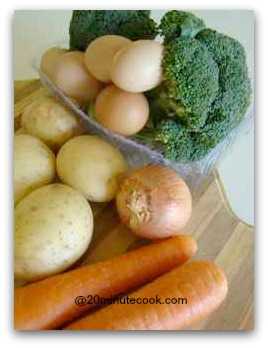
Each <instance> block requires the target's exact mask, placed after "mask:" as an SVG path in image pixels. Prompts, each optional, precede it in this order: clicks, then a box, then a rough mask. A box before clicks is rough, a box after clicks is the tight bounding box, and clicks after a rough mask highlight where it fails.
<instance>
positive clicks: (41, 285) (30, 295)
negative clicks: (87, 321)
mask: <svg viewBox="0 0 268 348" xmlns="http://www.w3.org/2000/svg"><path fill="white" fill-rule="evenodd" d="M196 250H197V246H196V242H195V241H194V240H193V239H192V238H191V237H190V236H177V237H173V238H169V239H166V240H163V241H160V242H156V243H152V244H150V245H148V246H144V247H141V248H139V249H136V250H133V251H130V252H128V253H126V254H124V255H121V256H118V257H115V258H113V259H111V260H107V261H103V262H99V263H96V264H93V265H89V266H84V267H81V268H78V269H75V270H72V271H68V272H66V273H63V274H59V275H56V276H53V277H50V278H47V279H44V280H41V281H38V282H36V283H32V284H30V285H26V286H24V287H21V288H17V289H15V298H14V326H15V329H17V330H41V329H53V328H58V327H61V326H62V325H63V324H64V323H66V322H68V321H71V320H73V319H75V318H77V317H78V316H79V315H81V314H83V313H85V311H87V310H89V309H90V308H92V307H93V306H94V304H93V303H92V304H88V305H85V306H78V305H76V304H75V298H76V297H77V296H85V297H86V296H88V295H93V296H94V295H99V296H100V297H105V298H109V297H111V296H115V295H118V294H121V293H123V292H127V291H129V290H133V289H135V288H136V287H138V286H141V285H143V284H145V283H147V282H149V281H151V280H153V279H154V278H156V277H158V276H159V275H161V274H163V273H165V272H167V271H169V270H171V269H172V268H174V267H176V266H177V265H180V264H182V263H184V262H185V261H187V260H188V259H189V258H190V257H191V256H192V255H193V254H194V253H195V252H196Z"/></svg>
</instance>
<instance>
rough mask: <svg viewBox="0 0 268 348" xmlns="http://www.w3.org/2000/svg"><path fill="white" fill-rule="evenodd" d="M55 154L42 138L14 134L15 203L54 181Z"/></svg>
mask: <svg viewBox="0 0 268 348" xmlns="http://www.w3.org/2000/svg"><path fill="white" fill-rule="evenodd" d="M55 173H56V168H55V155H54V153H53V152H52V151H51V150H50V149H49V148H48V147H47V145H46V144H44V143H43V142H42V141H41V140H39V139H37V138H35V137H33V136H31V135H28V134H20V135H15V136H14V195H15V197H14V198H15V203H17V202H18V201H19V200H20V199H22V198H23V197H24V196H25V195H27V194H28V193H30V192H31V191H33V190H35V189H36V188H38V187H40V186H43V185H46V184H49V183H51V182H52V181H53V179H54V177H55Z"/></svg>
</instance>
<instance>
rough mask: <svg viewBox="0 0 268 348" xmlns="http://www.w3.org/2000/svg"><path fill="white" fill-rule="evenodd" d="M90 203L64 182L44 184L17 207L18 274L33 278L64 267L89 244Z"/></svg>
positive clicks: (75, 258)
mask: <svg viewBox="0 0 268 348" xmlns="http://www.w3.org/2000/svg"><path fill="white" fill-rule="evenodd" d="M92 232H93V216H92V211H91V207H90V205H89V203H88V202H87V201H86V199H85V198H84V197H83V196H82V195H81V194H80V193H79V192H77V191H76V190H74V189H72V188H71V187H69V186H66V185H62V184H58V183H57V184H51V185H46V186H43V187H41V188H39V189H37V190H35V191H33V192H32V193H30V194H29V195H28V196H27V197H25V198H24V199H23V200H22V201H21V202H20V203H19V204H18V205H17V206H16V209H15V278H16V279H19V280H27V281H32V280H36V279H41V278H44V277H47V276H49V275H52V274H55V273H58V272H61V271H64V270H65V269H67V268H68V267H70V266H71V265H72V264H73V263H74V262H76V261H77V260H78V259H79V258H80V257H81V256H82V254H83V253H84V252H85V251H86V249H87V248H88V245H89V243H90V240H91V237H92Z"/></svg>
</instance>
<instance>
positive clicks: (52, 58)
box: [40, 47, 67, 79]
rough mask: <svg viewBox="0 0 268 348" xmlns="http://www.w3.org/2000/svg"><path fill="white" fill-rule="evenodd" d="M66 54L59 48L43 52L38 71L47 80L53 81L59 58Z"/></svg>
mask: <svg viewBox="0 0 268 348" xmlns="http://www.w3.org/2000/svg"><path fill="white" fill-rule="evenodd" d="M66 52H67V50H65V49H63V48H59V47H52V48H49V49H48V50H47V51H45V53H44V54H43V56H42V58H41V63H40V69H41V71H42V72H43V73H45V74H46V75H47V76H48V78H50V79H53V76H54V71H55V69H56V66H57V63H58V60H59V57H60V56H61V55H63V54H64V53H66Z"/></svg>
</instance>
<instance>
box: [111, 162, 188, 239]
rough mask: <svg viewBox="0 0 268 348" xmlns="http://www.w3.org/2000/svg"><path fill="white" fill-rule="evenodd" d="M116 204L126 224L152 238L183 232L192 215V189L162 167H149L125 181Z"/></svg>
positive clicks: (133, 173)
mask: <svg viewBox="0 0 268 348" xmlns="http://www.w3.org/2000/svg"><path fill="white" fill-rule="evenodd" d="M116 205H117V210H118V213H119V216H120V219H121V221H122V223H124V224H126V225H127V226H128V227H129V228H130V229H131V230H132V231H133V232H134V233H135V234H137V235H138V236H141V237H144V238H149V239H157V238H166V237H170V236H173V235H176V234H179V233H181V229H182V228H183V227H184V226H185V225H186V223H187V221H188V220H189V218H190V216H191V212H192V198H191V192H190V190H189V188H188V186H187V185H186V183H185V182H184V181H183V180H182V179H181V178H180V176H179V175H178V174H177V173H176V172H175V171H174V170H172V169H170V168H168V167H166V166H162V165H147V166H145V167H143V168H139V169H136V170H133V171H132V172H131V173H130V174H129V175H128V176H127V177H125V178H123V179H122V182H121V185H120V188H119V191H118V193H117V196H116Z"/></svg>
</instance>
